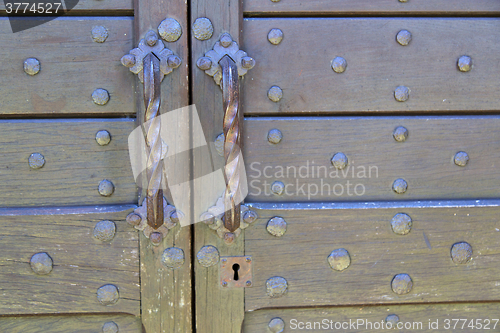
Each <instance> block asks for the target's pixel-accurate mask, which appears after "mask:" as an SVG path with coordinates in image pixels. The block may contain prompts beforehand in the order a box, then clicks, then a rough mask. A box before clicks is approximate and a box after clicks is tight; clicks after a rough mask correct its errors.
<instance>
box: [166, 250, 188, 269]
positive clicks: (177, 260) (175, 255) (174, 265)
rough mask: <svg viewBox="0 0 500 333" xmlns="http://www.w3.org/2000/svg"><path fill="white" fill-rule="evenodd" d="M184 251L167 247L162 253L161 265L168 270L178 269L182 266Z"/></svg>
mask: <svg viewBox="0 0 500 333" xmlns="http://www.w3.org/2000/svg"><path fill="white" fill-rule="evenodd" d="M184 260H185V259H184V251H182V249H179V248H178V247H169V248H168V249H165V250H164V251H163V254H162V256H161V263H162V264H163V266H165V267H168V268H170V269H178V268H181V267H182V265H184Z"/></svg>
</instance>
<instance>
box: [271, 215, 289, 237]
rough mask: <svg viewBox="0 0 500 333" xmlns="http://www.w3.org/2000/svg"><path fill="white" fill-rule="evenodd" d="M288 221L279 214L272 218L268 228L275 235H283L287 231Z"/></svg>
mask: <svg viewBox="0 0 500 333" xmlns="http://www.w3.org/2000/svg"><path fill="white" fill-rule="evenodd" d="M286 227H287V224H286V221H285V220H284V219H283V218H282V217H279V216H275V217H273V218H271V219H270V220H269V221H268V222H267V225H266V230H267V232H269V233H270V234H271V235H273V236H275V237H281V236H283V235H284V234H285V233H286Z"/></svg>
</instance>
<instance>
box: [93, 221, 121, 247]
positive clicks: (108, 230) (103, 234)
mask: <svg viewBox="0 0 500 333" xmlns="http://www.w3.org/2000/svg"><path fill="white" fill-rule="evenodd" d="M115 233H116V225H115V223H114V222H112V221H108V220H104V221H100V222H97V223H96V225H95V227H94V233H93V235H94V238H95V239H98V240H100V241H101V242H109V241H111V240H112V239H113V238H114V237H115Z"/></svg>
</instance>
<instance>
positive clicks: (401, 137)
mask: <svg viewBox="0 0 500 333" xmlns="http://www.w3.org/2000/svg"><path fill="white" fill-rule="evenodd" d="M392 136H393V137H394V140H396V141H398V142H405V141H406V139H408V130H407V129H406V128H404V127H403V126H399V127H396V129H395V130H394V132H393V133H392Z"/></svg>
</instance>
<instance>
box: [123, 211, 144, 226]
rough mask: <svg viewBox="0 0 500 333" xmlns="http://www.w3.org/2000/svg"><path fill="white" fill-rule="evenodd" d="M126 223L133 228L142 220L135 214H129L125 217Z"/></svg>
mask: <svg viewBox="0 0 500 333" xmlns="http://www.w3.org/2000/svg"><path fill="white" fill-rule="evenodd" d="M126 220H127V222H128V223H130V224H131V225H133V226H138V225H139V224H140V223H141V221H142V218H141V216H140V215H138V214H136V213H130V214H128V215H127V218H126Z"/></svg>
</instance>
